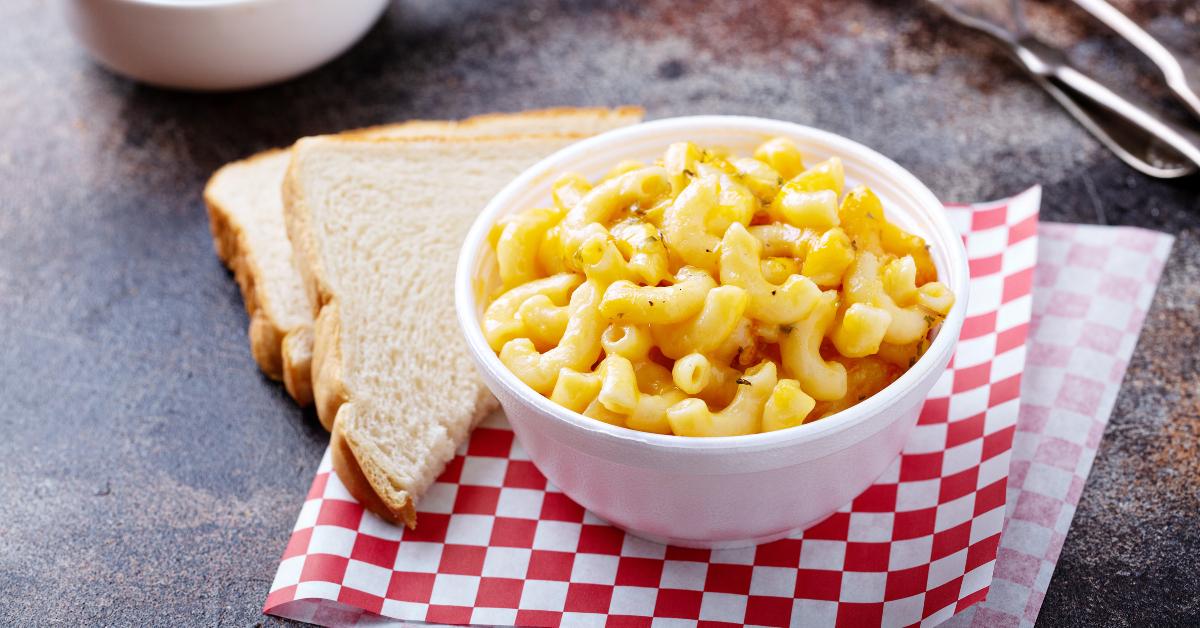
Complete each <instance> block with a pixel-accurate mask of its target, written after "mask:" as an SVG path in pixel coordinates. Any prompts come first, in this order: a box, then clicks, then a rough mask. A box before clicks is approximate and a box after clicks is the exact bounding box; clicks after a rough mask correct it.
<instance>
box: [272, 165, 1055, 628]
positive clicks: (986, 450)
mask: <svg viewBox="0 0 1200 628" xmlns="http://www.w3.org/2000/svg"><path fill="white" fill-rule="evenodd" d="M1039 201H1040V190H1039V189H1036V188H1035V189H1033V190H1030V191H1028V192H1026V193H1024V194H1021V195H1019V196H1017V197H1014V198H1012V199H1009V200H1006V201H1003V202H999V203H987V204H980V205H973V206H951V207H947V212H948V213H949V214H950V217H951V219H952V221H953V223H954V224H955V226H956V227H957V228H958V229H959V231H960V233H963V234H964V235H963V238H964V241H965V243H966V247H967V254H968V257H969V258H970V268H971V283H970V292H971V294H970V299H969V310H968V314H967V319H966V323H965V324H964V326H963V331H962V337H961V340H960V342H959V345H958V348H957V351H956V354H955V356H954V358H953V360H952V361H951V364H950V367H949V368H948V369H947V370H946V372H945V373H944V374H943V375H942V377H941V378H940V379H939V381H938V383H937V385H936V386H935V387H934V389H933V391H932V392H931V395H930V398H929V399H928V401H927V402H926V404H925V406H924V408H923V410H922V412H921V417H920V419H919V421H918V424H917V426H916V427H915V428H914V429H913V432H912V435H911V436H910V438H909V441H908V443H907V444H906V445H905V447H904V451H903V453H902V454H901V456H900V457H899V458H898V459H897V460H896V461H895V463H894V464H892V465H891V467H889V469H888V471H886V472H885V473H884V474H883V476H881V477H880V478H879V479H878V480H877V481H876V483H875V484H874V485H872V486H871V487H870V488H868V489H867V490H866V491H865V492H863V493H862V494H861V495H859V496H858V497H857V498H855V499H854V500H853V501H852V502H851V503H850V504H847V505H845V506H844V507H843V508H841V509H840V510H839V511H838V512H837V513H835V514H834V515H832V516H830V517H829V518H828V519H826V520H824V521H822V522H820V523H818V524H816V525H814V526H812V527H810V528H809V529H807V530H805V531H804V532H803V533H802V534H800V535H796V536H795V537H794V538H789V539H784V540H781V541H776V542H774V543H770V544H767V545H760V546H758V547H749V548H743V549H734V550H712V551H710V550H695V549H682V548H677V547H669V546H663V545H658V544H655V543H651V542H648V541H645V540H642V539H639V538H637V537H635V536H632V535H627V534H625V533H624V532H622V531H621V530H619V529H617V528H614V527H612V526H609V525H607V524H606V523H604V522H603V521H601V520H600V519H598V518H596V517H595V516H593V515H591V514H590V513H588V512H586V511H584V510H583V509H582V508H581V507H579V506H578V505H576V504H575V503H573V502H572V501H571V500H570V499H569V498H567V497H566V496H565V495H564V494H562V493H561V492H559V491H558V490H557V489H556V488H555V487H553V486H551V485H549V484H548V483H547V482H546V480H545V478H544V477H543V476H542V475H541V474H540V473H539V472H538V471H537V469H536V468H535V467H534V466H533V464H532V463H531V462H530V461H529V459H528V457H527V456H526V454H525V453H524V451H523V450H522V448H521V446H520V444H519V443H517V442H515V441H514V438H513V434H512V432H511V430H510V429H509V428H508V426H507V424H506V423H505V421H504V419H503V417H502V416H501V415H499V414H497V415H495V416H493V417H491V418H490V419H489V420H487V421H486V422H485V423H484V424H483V425H482V426H481V427H480V428H478V429H476V431H475V432H474V434H473V435H472V437H471V439H470V441H469V442H468V443H467V444H466V445H464V447H463V448H462V449H461V450H460V452H459V455H458V456H457V457H456V458H455V459H454V461H453V462H452V463H451V464H450V465H449V467H448V469H447V470H446V472H445V473H444V474H443V475H442V477H441V478H440V480H439V481H438V482H437V483H436V484H435V485H434V486H433V488H432V489H431V490H430V491H429V493H428V494H427V495H426V496H425V498H424V499H423V500H422V502H421V503H420V504H419V507H418V513H419V515H418V516H419V520H420V525H419V527H418V528H417V530H415V531H405V530H402V529H400V528H398V527H395V526H392V525H390V524H387V523H384V522H383V521H381V520H380V519H378V518H377V517H375V516H374V515H372V514H371V513H368V512H364V510H363V508H362V507H361V506H360V505H359V504H357V503H356V502H355V501H354V500H353V498H352V497H351V496H350V495H349V493H347V492H346V490H345V488H344V487H343V486H342V484H341V482H340V481H339V480H338V479H337V477H336V475H335V474H334V473H332V471H331V469H330V463H329V457H328V454H327V455H326V457H325V460H324V461H323V462H322V464H321V466H320V468H319V469H318V472H317V476H316V479H315V480H314V482H313V486H312V489H311V490H310V492H309V495H308V499H307V501H306V502H305V504H304V507H303V508H302V509H301V512H300V516H299V519H298V521H297V523H296V526H295V529H294V532H293V534H292V538H291V541H290V542H289V543H288V547H287V549H286V551H285V552H284V556H283V560H282V561H281V563H280V566H279V570H278V572H277V574H276V577H275V581H274V583H273V584H272V585H271V592H270V594H269V595H268V598H267V603H266V606H265V609H264V610H265V612H267V613H270V614H275V615H281V616H285V617H290V618H294V619H298V620H303V621H310V622H314V623H320V624H330V625H335V624H337V625H340V624H353V623H365V622H366V623H376V622H379V621H386V620H387V618H391V619H395V620H402V621H425V622H437V623H452V624H467V623H474V624H490V625H538V626H557V625H564V626H591V625H597V626H599V625H610V626H626V625H628V626H674V625H679V626H694V625H698V624H699V623H704V624H706V625H717V624H730V625H741V624H756V625H766V626H781V625H789V624H791V625H797V624H803V625H835V624H836V625H846V626H859V625H874V624H885V625H911V624H917V623H920V624H922V625H934V624H937V623H940V622H942V621H945V620H946V619H947V618H949V617H950V616H952V615H953V614H955V613H957V612H959V611H962V610H964V609H966V608H967V607H969V606H971V605H972V604H975V603H977V602H979V601H981V600H983V599H984V597H985V596H986V595H987V592H988V587H989V585H990V583H991V581H992V574H993V568H994V567H995V564H996V553H997V548H998V547H999V545H1000V533H1001V529H1002V525H1003V522H1004V515H1005V508H1004V507H1005V501H1006V487H1005V484H1006V480H1007V478H1008V474H1009V458H1010V451H1011V447H1012V443H1013V434H1014V433H1015V431H1016V424H1017V412H1018V406H1019V399H1018V396H1019V392H1020V379H1021V372H1022V370H1023V367H1024V364H1025V339H1026V335H1027V332H1028V330H1029V322H1030V312H1031V302H1032V299H1031V289H1032V286H1033V272H1034V265H1035V260H1036V254H1037V212H1038V205H1039Z"/></svg>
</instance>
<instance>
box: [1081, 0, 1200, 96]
mask: <svg viewBox="0 0 1200 628" xmlns="http://www.w3.org/2000/svg"><path fill="white" fill-rule="evenodd" d="M1075 4H1077V5H1079V7H1080V8H1082V9H1083V10H1084V11H1087V12H1088V13H1090V14H1092V17H1094V18H1096V19H1097V20H1099V21H1101V22H1103V23H1104V25H1105V26H1108V27H1109V28H1111V29H1112V30H1113V31H1114V32H1116V33H1117V34H1118V35H1120V36H1121V37H1123V38H1124V39H1125V40H1126V41H1128V42H1129V43H1131V44H1133V46H1134V47H1135V48H1137V49H1138V50H1140V51H1141V52H1142V54H1144V55H1146V56H1147V57H1148V58H1149V59H1150V61H1152V62H1153V63H1154V65H1156V66H1158V69H1159V71H1160V72H1162V74H1163V79H1164V80H1165V81H1166V83H1167V87H1170V88H1171V91H1172V92H1174V93H1175V96H1176V97H1177V98H1179V100H1180V101H1182V102H1183V104H1184V105H1185V106H1186V107H1187V108H1188V109H1189V110H1191V113H1192V115H1193V116H1195V117H1196V119H1197V120H1200V96H1197V95H1196V89H1195V88H1193V87H1192V86H1191V85H1190V84H1189V83H1188V78H1187V75H1186V74H1185V73H1184V71H1183V66H1182V65H1181V64H1180V63H1179V59H1178V58H1176V57H1175V55H1173V54H1171V51H1169V50H1167V49H1166V47H1165V46H1163V45H1162V44H1161V43H1159V41H1158V40H1157V39H1155V38H1154V36H1153V35H1151V34H1150V33H1147V32H1146V31H1145V30H1143V29H1142V27H1140V26H1138V25H1137V24H1136V23H1135V22H1134V21H1133V20H1131V19H1129V18H1128V17H1126V16H1125V14H1124V13H1121V12H1120V11H1118V10H1117V9H1116V8H1115V7H1113V6H1112V5H1111V4H1109V3H1108V2H1105V0H1075Z"/></svg>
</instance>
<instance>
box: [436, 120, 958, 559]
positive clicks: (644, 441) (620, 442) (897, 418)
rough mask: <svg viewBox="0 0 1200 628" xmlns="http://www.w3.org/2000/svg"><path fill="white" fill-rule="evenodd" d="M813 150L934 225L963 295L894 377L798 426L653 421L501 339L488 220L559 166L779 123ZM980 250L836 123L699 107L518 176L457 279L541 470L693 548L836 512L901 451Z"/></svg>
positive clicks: (945, 265)
mask: <svg viewBox="0 0 1200 628" xmlns="http://www.w3.org/2000/svg"><path fill="white" fill-rule="evenodd" d="M779 135H782V136H785V137H789V138H791V139H793V140H794V141H795V142H796V144H797V145H798V146H799V147H800V150H801V151H803V153H804V155H805V156H806V160H807V161H808V163H813V162H816V161H818V160H821V159H824V158H826V157H829V156H833V155H836V156H839V157H841V158H842V160H843V161H844V163H845V166H846V183H847V186H848V187H849V186H853V185H857V184H860V183H862V184H866V185H869V186H870V187H871V189H872V190H874V191H875V192H876V193H877V194H878V195H879V196H880V198H881V199H882V200H883V204H884V208H885V210H886V211H887V214H888V217H889V218H890V219H892V220H893V221H895V222H896V223H898V224H899V225H901V226H902V227H904V228H905V229H907V230H909V231H912V232H915V233H917V234H919V235H921V236H923V237H925V238H926V241H927V242H928V243H929V245H930V246H931V251H932V254H933V258H934V262H935V264H936V265H937V268H938V273H939V276H940V278H941V279H942V280H943V281H944V282H946V283H947V284H949V286H950V288H951V289H952V290H954V292H955V293H956V294H957V295H958V302H957V303H956V304H955V306H954V308H953V309H952V310H951V312H950V314H949V315H948V316H947V317H946V321H945V323H944V324H943V325H942V329H941V331H940V333H939V334H938V336H937V338H936V339H934V341H933V343H932V345H931V346H930V348H929V351H928V352H927V353H926V354H925V355H924V357H922V358H921V359H920V360H919V361H918V362H917V363H916V365H914V366H913V368H911V369H910V370H909V371H908V372H907V373H905V374H904V375H903V376H901V377H900V379H898V380H897V381H896V382H895V383H893V384H892V385H891V386H889V387H888V388H886V389H885V390H883V391H882V392H880V393H879V394H877V395H875V396H873V397H870V398H869V399H867V400H866V401H863V402H862V403H860V404H858V405H856V406H854V407H853V408H850V409H848V410H845V411H843V412H839V413H837V414H835V415H833V416H830V417H828V418H825V419H822V420H820V421H816V422H813V423H811V424H806V425H801V426H798V427H795V428H790V429H786V430H780V431H777V432H769V433H765V434H752V435H748V436H731V437H720V438H687V437H679V436H672V435H665V436H664V435H659V434H648V433H644V432H637V431H633V430H628V429H625V428H621V427H616V426H612V425H608V424H605V423H601V422H599V421H595V420H593V419H590V418H587V417H584V416H582V415H580V414H577V413H574V412H571V411H569V410H567V409H565V408H562V407H561V406H558V405H556V404H554V403H552V402H551V401H550V400H549V399H546V398H545V397H542V396H541V395H539V394H537V393H535V392H534V391H533V390H532V389H530V388H529V387H528V386H526V385H525V384H524V383H522V382H521V381H520V380H518V379H517V378H516V377H515V376H514V375H513V374H512V373H511V372H510V371H509V370H508V369H507V368H506V367H505V366H504V365H503V364H502V363H501V362H500V360H499V358H497V357H496V354H495V353H493V352H492V350H491V349H490V348H489V347H488V344H487V342H486V341H485V340H484V337H483V333H482V331H481V330H480V326H479V320H480V314H481V312H482V309H483V307H484V305H485V304H484V303H483V302H482V300H481V297H480V295H483V294H488V293H490V291H491V290H492V289H493V288H494V287H496V286H497V285H498V281H499V280H498V276H497V275H498V273H497V270H496V266H495V256H494V254H493V253H492V251H491V249H490V247H488V246H487V233H488V230H489V229H490V228H491V226H492V225H493V224H494V223H495V222H496V220H497V219H498V218H500V217H502V216H505V215H507V214H510V213H512V212H516V211H520V210H523V209H526V208H529V207H534V206H539V205H546V204H548V203H549V199H550V185H551V183H552V182H553V181H554V179H555V177H556V175H557V174H558V173H562V172H568V171H574V172H579V173H582V174H584V175H585V176H588V177H590V178H593V179H594V178H597V177H599V176H600V175H602V174H603V173H604V172H606V171H607V170H608V169H609V168H610V167H612V165H613V164H615V163H617V162H619V161H621V160H623V159H638V160H642V161H646V162H649V161H652V160H653V159H655V158H657V157H659V156H661V155H662V152H663V150H664V149H665V148H666V147H667V145H668V144H670V143H672V142H677V141H682V140H691V141H694V142H696V143H698V144H700V145H718V146H725V147H728V148H731V149H733V150H734V151H735V152H736V153H739V154H749V153H750V152H752V151H753V149H754V147H755V146H756V145H758V144H759V143H761V142H762V141H763V140H765V139H767V138H770V137H774V136H779ZM967 276H968V275H967V261H966V253H965V252H964V250H963V246H962V241H961V240H960V239H959V236H958V235H957V234H956V233H955V232H954V230H953V229H952V228H951V226H950V223H949V222H948V221H947V219H946V216H945V212H944V210H943V208H942V205H941V204H940V203H939V202H938V200H937V198H935V197H934V195H933V193H931V192H930V191H929V190H928V189H927V188H926V187H925V186H924V185H922V184H921V182H920V181H918V180H917V179H916V178H915V177H913V175H911V174H909V173H908V172H907V171H906V170H904V169H903V168H901V167H900V166H899V165H897V164H896V163H895V162H893V161H891V160H890V159H887V158H886V157H884V156H882V155H880V154H879V153H876V152H875V151H872V150H870V149H869V148H866V147H865V146H862V145H861V144H857V143H855V142H853V141H850V140H848V139H845V138H843V137H839V136H837V135H834V134H832V133H827V132H824V131H819V130H816V129H812V128H809V127H804V126H800V125H796V124H792V123H789V122H782V121H778V120H767V119H762V118H747V117H735V116H697V117H688V118H673V119H667V120H659V121H655V122H648V123H645V124H640V125H637V126H633V127H628V128H624V129H619V130H616V131H611V132H608V133H605V134H603V135H600V136H597V137H593V138H590V139H587V140H584V141H582V142H579V143H578V144H574V145H572V146H569V147H567V148H565V149H563V150H561V151H559V152H557V153H555V154H554V155H551V156H550V157H548V158H546V159H545V160H543V161H541V162H540V163H538V164H536V165H535V166H533V167H532V168H530V169H529V170H527V171H526V172H525V173H523V174H522V175H521V176H520V177H518V178H517V179H515V180H514V181H513V182H512V183H510V184H509V185H508V186H507V187H505V188H504V189H503V190H502V191H501V192H500V193H499V194H497V195H496V197H495V198H494V199H492V201H491V202H490V203H489V204H488V206H487V208H486V209H484V211H483V213H482V214H481V215H480V216H479V218H478V219H477V220H476V221H475V224H474V225H473V227H472V228H471V231H470V233H469V234H468V236H467V239H466V242H465V243H464V244H463V248H462V252H461V255H460V257H459V260H458V269H457V277H456V280H455V299H456V305H457V310H458V318H459V322H460V323H461V325H462V328H463V332H464V333H465V334H466V338H467V342H468V344H469V346H470V350H471V353H472V355H473V356H474V358H475V360H476V362H477V363H478V365H479V368H480V371H481V372H482V374H483V377H484V379H485V381H486V382H487V385H488V386H489V387H490V388H491V390H492V392H493V393H495V395H496V397H497V398H498V399H499V400H500V403H501V405H502V406H503V407H504V411H505V413H506V414H507V415H508V419H509V422H510V423H511V424H512V427H513V430H514V431H515V432H516V434H517V437H518V438H519V439H520V442H521V445H522V446H523V447H524V449H525V450H526V451H527V452H528V454H529V456H530V458H531V459H532V460H533V462H534V464H536V465H537V467H538V469H540V470H541V471H542V473H543V474H545V475H546V477H547V478H548V479H549V480H550V481H551V482H553V483H554V484H555V485H556V486H558V487H559V488H561V489H562V491H563V492H564V493H566V494H567V495H568V496H570V497H571V498H572V499H574V500H575V501H577V502H578V503H579V504H580V505H582V506H584V507H585V508H587V509H588V510H591V511H592V512H594V513H595V514H596V515H598V516H600V517H602V518H604V519H606V520H608V521H610V522H612V523H614V524H616V525H617V526H620V527H622V528H624V529H626V530H628V531H630V532H633V533H634V534H637V535H640V536H643V537H646V538H649V539H653V540H656V541H660V542H667V543H673V544H676V545H683V546H692V547H736V546H741V545H749V544H753V543H762V542H767V541H770V540H774V539H777V538H781V537H783V536H786V535H788V534H791V533H793V532H795V531H797V530H799V529H802V528H804V527H806V526H807V525H810V524H812V523H815V522H816V521H818V520H820V519H822V518H824V517H826V516H828V515H829V514H831V513H833V512H834V511H835V510H837V508H839V507H840V506H842V505H843V504H845V503H847V502H849V501H850V500H851V499H852V498H854V497H855V496H856V495H858V494H859V493H861V492H862V491H863V490H864V489H866V488H867V486H869V485H870V484H871V483H872V482H873V481H874V480H875V479H876V478H878V477H879V475H880V474H882V473H883V471H884V470H885V469H886V468H887V466H888V465H889V464H891V462H892V461H893V460H894V459H895V458H896V456H897V455H899V452H900V449H901V447H902V445H903V444H904V442H905V439H906V437H907V435H908V433H909V431H910V430H911V429H912V426H913V425H914V424H915V423H916V420H917V415H918V413H919V411H920V408H921V405H922V403H923V402H924V400H925V398H926V396H927V395H928V393H929V391H930V389H931V388H932V387H933V385H934V384H935V382H936V380H937V379H938V377H939V376H940V375H941V373H942V371H943V370H944V369H945V368H946V364H947V362H948V361H949V359H950V355H951V353H952V352H953V350H954V346H955V344H956V343H957V341H958V336H959V331H960V330H961V328H962V322H963V317H964V313H965V312H966V301H967V299H966V296H967Z"/></svg>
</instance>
